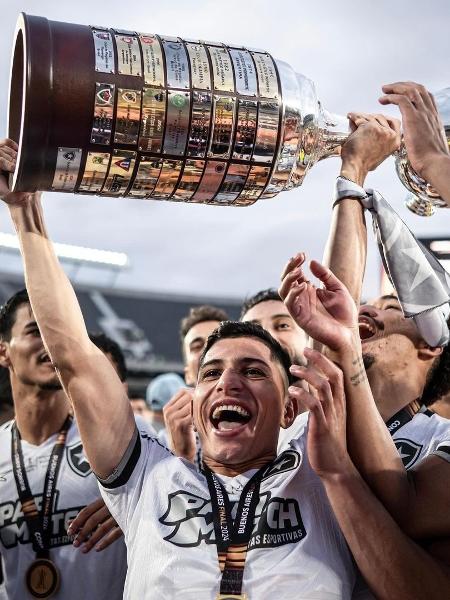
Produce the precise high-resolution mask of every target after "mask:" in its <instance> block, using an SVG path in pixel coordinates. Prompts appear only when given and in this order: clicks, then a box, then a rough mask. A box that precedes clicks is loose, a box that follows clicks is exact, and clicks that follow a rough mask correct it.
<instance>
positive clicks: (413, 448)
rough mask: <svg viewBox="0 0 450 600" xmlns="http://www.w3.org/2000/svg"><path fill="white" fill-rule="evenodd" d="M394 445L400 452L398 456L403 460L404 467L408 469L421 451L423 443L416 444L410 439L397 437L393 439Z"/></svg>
mask: <svg viewBox="0 0 450 600" xmlns="http://www.w3.org/2000/svg"><path fill="white" fill-rule="evenodd" d="M394 443H395V446H396V448H397V450H398V453H399V454H400V458H401V459H402V461H403V465H404V467H405V469H409V468H410V467H412V466H413V464H414V463H415V462H417V459H418V458H419V456H420V453H421V452H422V448H423V445H422V444H417V443H416V442H413V441H412V440H407V439H406V438H397V439H396V440H394Z"/></svg>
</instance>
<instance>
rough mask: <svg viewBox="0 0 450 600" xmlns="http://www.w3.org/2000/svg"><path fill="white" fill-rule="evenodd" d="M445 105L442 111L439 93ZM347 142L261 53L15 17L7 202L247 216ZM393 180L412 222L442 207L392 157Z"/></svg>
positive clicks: (288, 73) (330, 118) (309, 94)
mask: <svg viewBox="0 0 450 600" xmlns="http://www.w3.org/2000/svg"><path fill="white" fill-rule="evenodd" d="M62 47H63V48H64V49H65V51H64V52H59V51H58V48H62ZM443 98H444V100H443V104H445V105H447V106H448V105H450V90H444V95H443ZM444 101H445V102H444ZM438 105H439V103H438ZM446 131H447V137H448V138H450V133H449V132H450V129H447V130H446ZM347 136H348V123H347V119H345V118H343V117H338V116H335V115H331V114H329V113H328V112H326V111H325V110H323V108H322V107H321V105H320V102H319V101H318V100H317V96H316V93H315V89H314V85H313V83H312V82H311V81H310V80H309V79H307V78H306V77H304V76H303V75H300V74H298V73H296V72H295V71H294V70H293V69H292V68H291V67H290V66H289V65H288V64H286V63H284V62H282V61H280V60H276V59H274V58H273V56H272V55H271V54H269V53H268V52H265V51H262V50H254V49H252V48H245V47H244V46H237V45H233V44H222V43H216V42H210V41H207V42H206V41H200V40H188V39H183V38H179V37H169V36H161V35H157V34H155V33H148V32H147V31H143V32H139V31H124V30H119V29H110V28H107V27H99V26H92V27H89V26H85V25H76V24H71V23H59V22H55V21H48V20H47V19H45V18H43V17H34V16H28V15H25V14H22V15H20V17H19V20H18V23H17V29H16V35H15V44H14V50H13V60H12V68H11V80H10V98H9V137H11V138H12V139H14V140H16V141H17V142H18V144H19V152H18V160H17V166H16V170H15V172H14V174H13V176H12V177H11V180H10V183H11V187H12V189H13V190H14V191H34V190H43V191H46V190H48V191H59V192H71V193H80V194H99V195H102V196H105V195H106V196H130V197H133V198H154V199H158V200H172V201H177V202H192V203H208V204H215V205H219V206H247V205H250V204H253V203H254V202H256V201H257V200H258V199H260V198H270V197H273V196H274V195H276V194H278V193H279V192H281V191H283V190H289V189H292V188H294V187H298V186H300V185H301V183H302V181H303V179H304V177H305V175H306V173H307V172H308V170H309V169H310V168H311V167H312V166H313V165H314V164H315V163H316V162H317V161H319V160H322V159H323V158H326V157H328V156H336V155H338V154H339V152H340V147H341V145H342V143H343V142H344V141H345V140H346V138H347ZM397 171H398V174H399V176H400V178H401V180H402V181H403V183H404V184H405V185H406V187H408V189H410V190H411V191H413V193H414V194H416V196H418V197H419V200H418V199H417V198H416V199H415V200H414V201H413V202H410V208H411V209H412V210H415V211H416V212H418V213H421V214H429V212H430V210H431V209H430V207H431V208H432V205H437V206H439V205H442V204H443V201H442V200H441V199H440V198H439V197H438V196H437V194H436V193H435V192H434V191H433V190H431V188H429V186H427V185H426V182H423V181H422V180H420V178H418V177H417V175H416V174H415V173H414V172H413V170H412V169H411V166H410V164H409V162H408V160H407V157H406V155H405V153H404V150H401V151H400V152H399V154H398V156H397ZM430 201H431V204H430ZM427 211H428V212H427Z"/></svg>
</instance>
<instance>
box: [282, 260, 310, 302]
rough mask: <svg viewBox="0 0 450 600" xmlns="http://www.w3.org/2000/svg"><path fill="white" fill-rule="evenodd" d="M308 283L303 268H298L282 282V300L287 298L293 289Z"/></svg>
mask: <svg viewBox="0 0 450 600" xmlns="http://www.w3.org/2000/svg"><path fill="white" fill-rule="evenodd" d="M303 283H306V279H305V275H304V273H303V270H302V268H301V267H296V268H295V269H294V270H292V271H291V272H290V273H288V274H287V275H286V277H285V278H284V279H283V281H282V282H281V285H280V287H279V288H278V294H279V296H280V298H281V299H282V300H284V299H285V298H286V296H287V295H288V293H289V291H290V290H291V288H294V287H295V286H299V285H301V284H303Z"/></svg>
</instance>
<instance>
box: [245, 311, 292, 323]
mask: <svg viewBox="0 0 450 600" xmlns="http://www.w3.org/2000/svg"><path fill="white" fill-rule="evenodd" d="M286 317H289V318H290V319H292V315H291V314H290V313H288V312H285V313H278V314H276V315H270V318H271V319H280V318H286ZM260 322H261V319H250V320H249V321H247V323H260Z"/></svg>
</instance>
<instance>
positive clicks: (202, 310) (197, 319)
mask: <svg viewBox="0 0 450 600" xmlns="http://www.w3.org/2000/svg"><path fill="white" fill-rule="evenodd" d="M227 320H228V315H227V313H226V312H225V311H224V310H222V309H221V308H217V307H216V306H210V305H209V304H203V305H202V306H193V307H192V308H191V309H190V310H189V314H188V315H187V316H186V317H184V318H183V319H181V322H180V338H181V345H183V342H184V338H185V337H186V335H187V333H188V331H189V330H190V329H192V327H194V325H197V323H203V322H204V321H219V322H220V321H227Z"/></svg>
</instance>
